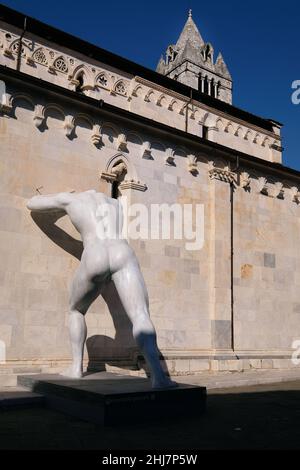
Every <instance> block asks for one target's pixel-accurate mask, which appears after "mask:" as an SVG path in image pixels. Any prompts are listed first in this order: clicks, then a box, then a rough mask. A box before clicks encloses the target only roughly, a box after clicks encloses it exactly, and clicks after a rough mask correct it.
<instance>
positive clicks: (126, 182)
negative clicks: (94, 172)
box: [100, 153, 147, 198]
mask: <svg viewBox="0 0 300 470" xmlns="http://www.w3.org/2000/svg"><path fill="white" fill-rule="evenodd" d="M100 178H101V179H102V180H104V181H106V182H108V183H110V184H111V185H112V187H111V195H112V197H115V198H117V197H118V196H119V195H121V194H123V191H127V190H139V191H146V189H147V186H146V185H145V184H143V183H141V181H140V180H139V179H138V176H137V171H136V168H135V167H134V165H133V164H132V162H131V161H130V160H129V159H128V158H127V157H126V156H125V155H124V154H123V153H117V154H115V155H113V156H112V157H111V158H109V159H108V161H107V163H106V166H105V171H104V172H102V173H101V175H100ZM129 195H130V194H129Z"/></svg>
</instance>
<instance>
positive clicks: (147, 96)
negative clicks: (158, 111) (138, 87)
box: [144, 88, 155, 103]
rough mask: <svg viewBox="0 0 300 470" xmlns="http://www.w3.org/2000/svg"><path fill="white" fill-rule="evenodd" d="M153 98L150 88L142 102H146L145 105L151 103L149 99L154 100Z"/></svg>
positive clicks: (153, 94)
mask: <svg viewBox="0 0 300 470" xmlns="http://www.w3.org/2000/svg"><path fill="white" fill-rule="evenodd" d="M154 96H155V93H154V90H152V88H150V90H148V91H147V93H146V95H145V98H144V101H146V102H147V103H151V98H154Z"/></svg>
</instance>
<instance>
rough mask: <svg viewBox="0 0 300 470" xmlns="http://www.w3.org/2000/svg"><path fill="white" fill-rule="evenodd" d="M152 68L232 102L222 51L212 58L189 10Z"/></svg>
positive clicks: (210, 49) (212, 51) (211, 49)
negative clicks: (170, 42)
mask: <svg viewBox="0 0 300 470" xmlns="http://www.w3.org/2000/svg"><path fill="white" fill-rule="evenodd" d="M156 71H157V72H159V73H161V74H162V75H166V76H167V77H169V78H172V79H173V80H177V81H178V82H181V83H184V84H185V85H188V86H190V87H191V88H194V89H196V90H198V91H200V92H201V93H205V94H207V95H210V96H212V97H213V98H217V99H219V100H221V101H225V102H226V103H230V104H231V103H232V78H231V75H230V73H229V70H228V68H227V66H226V64H225V62H224V59H223V57H222V54H221V53H219V55H218V57H217V60H216V61H214V48H213V46H212V45H211V44H210V43H206V42H205V41H204V40H203V39H202V36H201V34H200V32H199V30H198V28H197V26H196V24H195V22H194V20H193V18H192V11H191V10H190V11H189V15H188V19H187V21H186V23H185V25H184V28H183V30H182V32H181V34H180V36H179V39H178V41H177V43H176V44H171V45H170V46H169V47H168V48H167V50H166V54H165V58H164V57H163V56H162V57H161V59H160V61H159V63H158V65H157V69H156Z"/></svg>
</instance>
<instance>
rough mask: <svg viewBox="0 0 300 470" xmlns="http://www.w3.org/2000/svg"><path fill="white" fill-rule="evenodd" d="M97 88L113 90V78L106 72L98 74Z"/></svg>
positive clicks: (96, 79)
mask: <svg viewBox="0 0 300 470" xmlns="http://www.w3.org/2000/svg"><path fill="white" fill-rule="evenodd" d="M95 86H96V87H100V88H105V89H108V90H109V89H110V88H111V78H110V76H109V75H108V73H106V72H105V71H104V70H103V71H102V72H99V73H97V75H96V77H95Z"/></svg>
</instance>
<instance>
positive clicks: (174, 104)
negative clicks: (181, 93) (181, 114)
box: [168, 99, 179, 112]
mask: <svg viewBox="0 0 300 470" xmlns="http://www.w3.org/2000/svg"><path fill="white" fill-rule="evenodd" d="M168 110H169V111H175V112H176V111H179V104H178V101H177V100H175V99H173V100H172V101H171V102H170V104H169V106H168Z"/></svg>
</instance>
